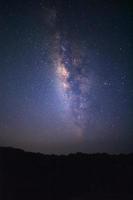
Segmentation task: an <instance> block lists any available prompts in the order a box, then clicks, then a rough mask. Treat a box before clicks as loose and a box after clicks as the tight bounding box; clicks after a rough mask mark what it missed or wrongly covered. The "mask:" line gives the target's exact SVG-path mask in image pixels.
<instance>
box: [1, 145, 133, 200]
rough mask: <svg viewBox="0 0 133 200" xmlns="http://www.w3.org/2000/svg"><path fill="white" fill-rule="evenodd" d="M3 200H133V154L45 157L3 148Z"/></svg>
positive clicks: (81, 154) (80, 154) (77, 154)
mask: <svg viewBox="0 0 133 200" xmlns="http://www.w3.org/2000/svg"><path fill="white" fill-rule="evenodd" d="M0 195H1V196H0V199H1V200H29V199H32V200H35V199H37V200H39V199H46V200H53V199H59V200H60V199H62V200H88V199H90V200H93V199H94V200H95V199H98V200H99V199H102V200H104V199H106V200H108V199H109V200H113V199H116V200H119V199H133V154H128V155H124V154H120V155H108V154H105V153H103V154H84V153H76V154H69V155H43V154H40V153H31V152H25V151H23V150H20V149H14V148H10V147H0Z"/></svg>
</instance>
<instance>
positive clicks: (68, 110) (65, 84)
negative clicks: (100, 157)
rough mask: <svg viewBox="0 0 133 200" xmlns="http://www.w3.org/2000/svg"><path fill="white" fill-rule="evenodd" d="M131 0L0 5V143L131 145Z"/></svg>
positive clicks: (127, 148)
mask: <svg viewBox="0 0 133 200" xmlns="http://www.w3.org/2000/svg"><path fill="white" fill-rule="evenodd" d="M132 13H133V6H132V2H131V1H128V0H127V1H119V0H117V1H115V0H101V1H98V0H90V1H87V0H57V1H56V0H38V1H33V0H27V1H24V0H23V1H21V0H20V1H17V0H12V1H9V0H6V1H4V0H3V1H1V5H0V47H1V48H0V146H12V147H17V148H22V149H25V150H28V151H35V152H43V153H59V154H61V153H71V152H79V151H80V152H87V153H95V152H107V153H129V152H132V151H133V145H132V141H133V68H132V65H133V61H132V28H131V27H132V22H133V16H132Z"/></svg>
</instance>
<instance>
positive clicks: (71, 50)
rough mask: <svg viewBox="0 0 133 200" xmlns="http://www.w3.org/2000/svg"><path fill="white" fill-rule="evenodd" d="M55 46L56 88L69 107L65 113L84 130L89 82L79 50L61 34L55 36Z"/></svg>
mask: <svg viewBox="0 0 133 200" xmlns="http://www.w3.org/2000/svg"><path fill="white" fill-rule="evenodd" d="M56 45H57V46H56V47H55V48H54V50H55V51H56V52H54V53H55V55H56V58H55V60H56V62H55V69H56V74H57V78H58V83H59V84H58V86H59V87H60V91H61V92H62V94H63V96H62V101H65V103H67V105H68V107H69V108H68V110H67V111H68V112H70V113H71V114H72V116H73V122H74V123H75V124H76V125H77V126H78V127H80V128H81V129H84V128H85V124H86V123H88V117H87V115H86V112H88V94H89V91H90V86H91V81H90V80H89V76H88V75H86V71H85V67H84V64H83V61H82V53H81V54H80V52H81V49H80V47H78V46H76V47H75V45H73V44H72V43H70V42H69V38H68V39H67V38H63V36H61V34H56ZM63 97H64V98H63ZM64 114H65V113H64Z"/></svg>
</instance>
